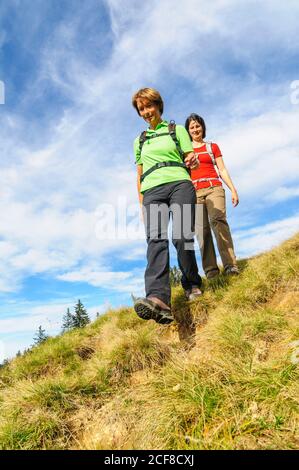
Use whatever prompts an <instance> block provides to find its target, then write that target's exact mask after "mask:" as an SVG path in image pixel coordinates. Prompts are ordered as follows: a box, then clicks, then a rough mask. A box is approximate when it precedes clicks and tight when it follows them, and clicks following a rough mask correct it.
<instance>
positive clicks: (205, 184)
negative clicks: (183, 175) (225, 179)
mask: <svg viewBox="0 0 299 470" xmlns="http://www.w3.org/2000/svg"><path fill="white" fill-rule="evenodd" d="M212 151H213V154H214V157H215V159H216V158H219V157H221V156H222V155H221V151H220V148H219V147H218V145H217V144H213V143H212ZM198 152H204V153H200V155H198V159H199V162H200V165H199V167H198V168H196V169H195V170H191V178H192V182H193V184H194V187H195V189H196V190H197V189H201V188H209V187H210V186H222V183H221V181H220V179H219V178H218V174H217V172H216V170H215V167H214V165H213V161H212V159H211V157H210V155H209V154H208V152H207V147H206V144H204V145H202V146H201V147H199V148H194V153H195V154H198ZM200 178H217V179H215V180H211V181H201V182H199V181H195V180H198V179H200Z"/></svg>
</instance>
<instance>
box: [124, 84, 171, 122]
mask: <svg viewBox="0 0 299 470" xmlns="http://www.w3.org/2000/svg"><path fill="white" fill-rule="evenodd" d="M138 98H144V99H147V100H149V101H150V102H151V103H155V104H156V105H157V106H158V108H159V111H160V113H161V114H163V109H164V103H163V100H162V98H161V95H160V93H159V92H158V91H157V90H155V89H154V88H141V89H140V90H138V91H137V92H136V93H135V94H134V95H133V98H132V105H133V106H134V108H135V109H136V111H137V113H138V114H139V116H140V113H139V111H138V107H137V99H138Z"/></svg>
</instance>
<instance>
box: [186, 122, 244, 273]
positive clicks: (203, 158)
mask: <svg viewBox="0 0 299 470" xmlns="http://www.w3.org/2000/svg"><path fill="white" fill-rule="evenodd" d="M185 128H186V130H187V131H188V133H189V135H190V137H191V140H192V144H193V148H194V152H195V153H196V154H197V156H198V159H199V162H200V165H199V167H197V168H196V169H194V170H191V178H192V182H193V184H194V187H195V190H196V196H197V207H196V223H195V233H196V237H197V239H198V243H199V246H200V251H201V256H202V265H203V269H204V272H205V274H206V276H207V278H208V279H211V278H213V277H215V276H217V275H218V274H219V268H218V266H217V261H216V253H215V248H214V243H213V238H212V233H211V226H212V229H213V232H214V235H215V238H216V241H217V246H218V250H219V254H220V257H221V260H222V263H223V267H224V270H225V273H226V274H239V270H238V267H237V262H236V256H235V253H234V247H233V240H232V236H231V233H230V229H229V225H228V223H227V220H226V207H225V192H224V188H223V187H222V182H221V181H220V178H221V179H222V180H223V181H224V182H225V183H226V185H227V186H228V188H229V189H230V190H231V193H232V203H233V206H234V207H236V206H237V205H238V203H239V197H238V193H237V191H236V188H235V186H234V184H233V182H232V180H231V178H230V176H229V174H228V171H227V169H226V167H225V165H224V162H223V158H222V155H221V151H220V149H219V147H218V145H217V144H214V143H211V142H205V141H204V140H203V139H204V138H205V136H206V125H205V122H204V120H203V118H202V117H200V116H198V114H195V113H193V114H191V115H190V116H189V117H188V118H187V120H186V123H185ZM216 168H217V169H218V172H219V176H220V178H219V176H218V172H217V169H216Z"/></svg>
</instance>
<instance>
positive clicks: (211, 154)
mask: <svg viewBox="0 0 299 470" xmlns="http://www.w3.org/2000/svg"><path fill="white" fill-rule="evenodd" d="M206 149H207V152H208V154H209V156H210V158H211V160H212V162H213V165H214V166H216V159H215V155H214V153H213V149H212V142H206Z"/></svg>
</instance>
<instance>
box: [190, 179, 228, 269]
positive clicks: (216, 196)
mask: <svg viewBox="0 0 299 470" xmlns="http://www.w3.org/2000/svg"><path fill="white" fill-rule="evenodd" d="M196 196H197V205H196V217H195V234H196V238H197V240H198V244H199V247H200V252H201V257H202V267H203V270H204V272H205V274H206V275H207V274H208V273H210V272H213V271H214V272H219V269H218V266H217V260H216V253H215V248H214V243H213V238H212V233H211V227H212V229H213V232H214V235H215V238H216V242H217V247H218V251H219V254H220V257H221V260H222V264H223V266H224V268H226V267H228V266H236V265H237V262H236V256H235V253H234V246H233V240H232V236H231V233H230V229H229V225H228V223H227V220H226V205H225V191H224V188H223V187H222V186H212V187H210V188H202V189H199V190H197V191H196Z"/></svg>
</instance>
